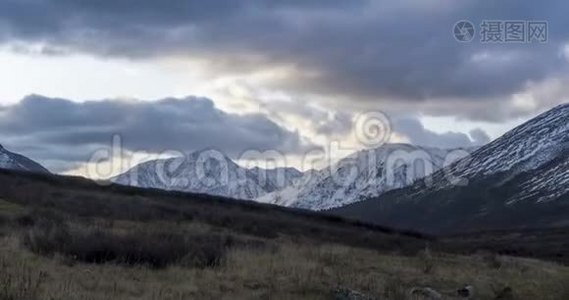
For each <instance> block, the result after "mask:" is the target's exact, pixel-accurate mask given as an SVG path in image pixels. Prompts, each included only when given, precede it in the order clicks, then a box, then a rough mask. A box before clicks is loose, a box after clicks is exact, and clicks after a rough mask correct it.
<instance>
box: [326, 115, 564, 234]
mask: <svg viewBox="0 0 569 300" xmlns="http://www.w3.org/2000/svg"><path fill="white" fill-rule="evenodd" d="M427 179H428V180H426V181H425V182H429V183H430V184H425V183H424V182H420V183H416V184H413V185H411V186H409V187H407V188H404V189H401V190H398V191H394V192H392V193H387V194H385V195H383V196H380V197H378V198H375V199H370V200H368V201H364V202H361V203H356V204H353V205H350V206H347V207H344V208H340V209H338V210H337V211H335V212H334V213H338V214H340V215H343V216H349V217H355V218H359V219H362V220H365V221H371V222H375V223H380V224H383V225H388V226H397V227H404V228H412V229H416V230H423V231H432V232H441V231H457V230H478V229H496V228H500V227H546V226H561V225H569V220H567V216H568V215H569V104H565V105H560V106H558V107H555V108H554V109H552V110H550V111H548V112H545V113H543V114H541V115H539V116H537V117H536V118H534V119H532V120H530V121H528V122H526V123H525V124H522V125H520V126H519V127H517V128H515V129H513V130H511V131H510V132H508V133H506V134H505V135H503V136H502V137H500V138H498V139H496V140H495V141H493V142H492V143H490V144H488V145H486V146H484V147H482V148H480V149H479V150H477V151H475V152H473V153H472V155H471V156H470V157H468V158H465V159H463V160H460V161H458V162H456V163H455V164H452V165H450V166H448V167H446V168H444V169H442V170H440V171H438V172H436V173H434V174H433V175H432V176H430V177H429V178H427Z"/></svg>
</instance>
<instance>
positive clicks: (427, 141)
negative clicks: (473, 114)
mask: <svg viewBox="0 0 569 300" xmlns="http://www.w3.org/2000/svg"><path fill="white" fill-rule="evenodd" d="M393 130H394V131H395V132H396V133H397V134H400V135H403V136H405V137H406V138H408V139H409V142H410V143H411V144H414V145H419V146H427V147H436V148H441V149H445V148H465V147H472V146H482V145H484V144H486V143H488V142H490V137H489V136H488V134H487V133H486V132H484V131H483V130H482V129H479V128H477V129H474V130H472V131H471V132H470V136H468V135H467V134H464V133H461V132H452V131H448V132H445V133H437V132H434V131H431V130H428V129H427V128H425V127H424V126H423V124H422V123H421V121H419V120H418V119H416V118H410V117H408V118H401V119H398V120H395V121H394V123H393Z"/></svg>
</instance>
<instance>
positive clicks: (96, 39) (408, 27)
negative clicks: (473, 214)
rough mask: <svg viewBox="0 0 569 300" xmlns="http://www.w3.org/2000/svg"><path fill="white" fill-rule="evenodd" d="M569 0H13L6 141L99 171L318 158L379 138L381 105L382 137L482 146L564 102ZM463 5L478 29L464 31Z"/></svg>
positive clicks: (1, 85) (2, 91) (2, 106)
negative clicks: (508, 30)
mask: <svg viewBox="0 0 569 300" xmlns="http://www.w3.org/2000/svg"><path fill="white" fill-rule="evenodd" d="M568 6H569V4H567V3H566V1H561V0H552V1H547V2H538V1H529V0H504V1H493V0H464V1H452V0H421V1H419V0H407V1H386V0H385V1H384V0H377V1H371V0H353V1H340V0H303V1H298V0H290V1H282V0H273V1H270V0H269V1H261V0H250V1H234V0H211V1H197V0H187V1H179V0H176V1H174V0H172V1H153V0H136V1H135V0H118V1H117V0H99V1H70V0H1V1H0V143H1V144H2V145H3V146H4V147H6V148H7V149H10V150H12V151H15V152H18V153H21V154H24V155H26V156H28V157H30V158H32V159H35V160H37V161H39V162H40V163H42V164H44V165H45V166H46V167H48V168H49V169H50V170H52V171H53V172H56V173H62V174H75V175H84V176H89V177H108V176H112V175H116V174H117V173H119V172H121V171H124V170H125V169H128V168H129V167H130V166H132V165H134V164H136V163H137V162H139V161H144V160H148V159H151V158H156V157H163V156H172V155H176V154H180V153H187V152H191V151H196V150H201V149H205V148H213V149H217V150H219V151H222V152H223V153H226V154H227V155H228V156H229V157H231V158H233V159H236V160H239V159H240V158H242V154H243V153H244V152H247V151H252V150H253V151H259V152H265V151H278V153H281V154H282V155H284V156H285V157H286V161H287V165H290V166H293V167H297V168H300V169H308V168H309V167H308V166H307V165H306V164H305V163H304V158H305V157H307V156H311V155H312V154H314V152H315V151H316V152H318V151H322V152H323V153H326V155H327V156H330V158H331V159H337V158H339V157H341V156H345V155H347V154H349V153H351V152H355V151H358V150H360V149H363V148H369V147H374V146H377V145H376V144H373V143H372V144H370V143H366V142H365V141H363V142H362V140H361V134H358V130H363V129H361V128H358V120H361V118H360V117H361V116H368V117H369V116H375V117H377V116H378V115H377V114H378V113H379V114H380V118H379V120H380V121H381V122H383V123H382V125H384V127H383V129H385V128H386V126H385V125H386V124H387V127H388V128H387V129H388V130H389V132H388V133H389V134H388V136H387V138H386V139H380V140H381V142H384V141H387V142H405V143H413V144H417V145H421V146H429V147H439V148H456V147H472V146H480V145H483V144H486V143H488V142H490V141H491V140H493V139H495V138H497V137H499V136H500V135H502V134H503V133H505V132H506V131H508V130H510V129H512V128H514V127H515V126H517V125H519V124H521V123H522V122H524V121H526V120H528V119H530V118H532V117H534V116H536V115H537V114H539V113H541V112H543V111H545V110H548V109H550V108H552V107H554V106H555V105H557V104H560V103H564V102H567V98H568V95H569V94H568V93H567V89H568V86H569V85H568V84H567V83H568V82H569V72H568V70H567V67H568V63H569V26H568V25H569V24H568V23H569V19H567V18H566V12H567V9H569V7H568ZM461 20H467V21H469V22H470V23H471V24H473V28H474V30H475V32H474V36H473V37H472V40H470V41H459V40H457V39H456V37H455V36H454V33H455V31H454V29H455V25H456V24H457V22H459V21H461ZM484 21H486V22H488V21H490V22H498V23H501V24H503V25H504V26H505V24H506V22H513V21H522V22H533V21H535V22H537V21H539V22H541V21H543V22H547V36H546V39H545V40H531V41H529V40H526V41H525V42H519V41H518V42H512V41H509V42H508V41H505V39H504V40H502V41H493V42H488V41H487V40H484V38H487V37H488V35H487V33H483V26H482V24H484ZM523 24H524V26H526V27H527V26H529V25H527V23H523ZM524 28H525V27H524ZM526 29H528V28H526ZM528 30H529V29H528ZM526 33H527V32H526ZM524 37H525V35H524ZM372 121H373V120H372ZM375 121H377V120H375ZM364 133H366V132H364ZM371 134H373V132H371ZM376 142H377V141H376ZM336 144H339V145H340V146H339V147H336ZM113 145H114V146H115V147H114V148H113ZM117 145H118V146H117ZM119 146H120V147H119ZM333 147H336V148H340V149H341V150H342V151H333V149H331V148H333ZM115 148H119V150H116V149H115ZM332 152H334V154H332ZM126 158H128V163H124V162H123V160H126ZM117 159H118V160H120V163H118V164H117V163H116V161H117ZM105 164H106V166H103V168H108V170H106V171H100V172H95V173H96V174H95V175H93V174H92V173H93V172H90V171H89V170H90V169H92V168H93V167H95V168H98V167H100V166H101V165H105Z"/></svg>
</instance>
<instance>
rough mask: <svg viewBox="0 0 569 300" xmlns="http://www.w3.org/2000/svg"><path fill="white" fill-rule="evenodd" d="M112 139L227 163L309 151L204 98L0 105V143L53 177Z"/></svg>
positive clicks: (130, 146)
mask: <svg viewBox="0 0 569 300" xmlns="http://www.w3.org/2000/svg"><path fill="white" fill-rule="evenodd" d="M115 134H118V135H120V136H121V138H122V140H123V146H124V147H125V149H126V150H127V151H148V152H151V153H160V152H163V151H180V152H190V151H195V150H201V149H205V148H215V149H219V150H222V151H223V152H225V153H226V154H227V155H229V156H232V157H235V156H237V155H239V154H241V152H243V151H246V150H259V151H265V150H278V151H282V152H283V153H288V154H290V153H293V154H294V153H302V152H304V151H306V150H307V149H309V148H311V147H312V145H311V144H310V143H309V142H307V141H306V140H305V139H304V138H303V137H301V136H300V135H299V133H298V132H291V131H289V130H286V129H284V128H282V127H280V126H279V125H277V124H276V123H274V122H272V121H270V120H269V119H267V118H266V117H264V116H262V115H254V114H249V115H237V114H228V113H225V112H223V111H221V110H219V109H217V108H216V107H215V105H214V103H213V102H212V101H211V100H209V99H207V98H197V97H187V98H184V99H176V98H169V99H162V100H157V101H152V102H150V101H140V100H129V101H125V100H102V101H90V102H84V103H77V102H72V101H70V100H66V99H55V98H47V97H43V96H38V95H33V96H29V97H26V98H25V99H23V100H22V101H20V102H19V103H17V104H14V105H11V106H5V107H0V140H1V141H2V143H5V144H6V145H7V146H9V147H10V149H13V150H15V151H17V152H21V153H23V154H26V155H29V156H31V157H32V158H34V159H38V160H40V161H42V162H47V164H48V167H51V169H52V170H53V171H56V172H61V171H66V168H72V167H74V166H75V165H74V164H73V163H83V162H86V161H88V160H89V158H90V156H91V154H93V152H94V151H96V150H97V149H101V148H105V147H109V146H110V144H111V141H112V137H113V135H115Z"/></svg>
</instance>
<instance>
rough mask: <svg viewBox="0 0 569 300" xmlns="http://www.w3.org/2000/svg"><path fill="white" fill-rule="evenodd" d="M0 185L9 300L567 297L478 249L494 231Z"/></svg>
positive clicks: (518, 261)
mask: <svg viewBox="0 0 569 300" xmlns="http://www.w3.org/2000/svg"><path fill="white" fill-rule="evenodd" d="M0 183H1V186H0V199H1V200H0V299H342V298H338V297H340V295H343V294H346V293H349V292H350V291H359V292H361V293H363V294H365V295H368V296H371V297H374V298H376V299H422V298H418V297H419V296H418V294H420V293H421V292H422V291H423V290H422V289H423V288H425V287H429V288H432V289H434V290H436V291H437V292H438V293H440V294H442V295H443V297H445V298H449V299H454V297H456V295H457V292H456V290H457V289H458V288H461V287H463V286H464V285H465V284H469V285H472V286H473V288H474V290H475V293H476V295H477V296H476V297H477V299H497V297H515V298H512V299H566V298H567V297H568V296H569V289H568V288H567V287H566V285H565V283H566V282H567V280H568V279H569V268H567V267H565V266H563V265H559V264H557V263H553V262H542V261H537V260H533V259H527V258H513V257H509V256H500V255H497V252H499V249H497V248H496V249H494V250H495V251H494V252H492V251H489V250H487V251H480V249H485V248H486V247H487V246H488V244H487V243H486V242H487V241H488V240H492V239H490V238H487V237H489V236H491V235H492V236H497V234H496V233H492V234H490V233H488V234H486V235H483V236H482V237H481V236H480V235H479V236H474V235H472V236H471V237H470V238H469V239H465V238H462V237H460V238H459V237H446V238H437V237H432V236H427V235H422V234H419V233H415V232H407V231H398V230H393V229H389V228H385V227H381V226H374V225H369V224H364V223H359V222H354V221H349V220H345V219H341V218H338V217H332V216H326V215H320V214H316V213H313V212H307V211H301V210H293V209H287V208H281V207H275V206H269V205H262V204H257V203H252V202H245V201H235V200H230V199H224V198H218V197H211V196H206V195H192V194H182V193H169V192H163V191H157V190H142V189H136V188H129V187H121V186H101V185H99V184H96V183H93V182H91V181H88V180H84V179H80V178H69V177H58V176H51V175H32V174H24V173H17V172H12V171H0ZM500 236H502V237H507V234H504V233H502V234H501V235H500ZM500 241H502V242H503V241H504V238H503V239H501V240H500ZM493 245H496V244H493ZM513 254H521V253H513ZM414 288H415V289H414ZM346 291H347V292H346ZM412 291H415V295H411V293H412ZM343 299H350V298H343ZM502 299H508V298H502Z"/></svg>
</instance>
